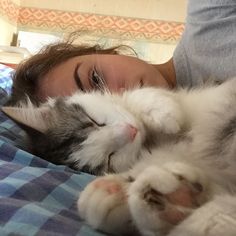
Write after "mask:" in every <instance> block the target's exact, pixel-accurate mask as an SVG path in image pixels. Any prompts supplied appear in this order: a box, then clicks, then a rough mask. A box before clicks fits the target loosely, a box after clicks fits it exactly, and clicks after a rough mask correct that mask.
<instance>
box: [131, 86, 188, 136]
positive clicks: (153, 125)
mask: <svg viewBox="0 0 236 236" xmlns="http://www.w3.org/2000/svg"><path fill="white" fill-rule="evenodd" d="M131 98H132V101H133V102H136V104H138V107H137V106H136V110H138V112H139V114H140V116H141V119H142V120H143V122H144V124H145V125H146V126H147V127H149V128H150V129H151V130H156V131H159V132H163V133H166V134H176V133H178V132H179V131H180V130H181V128H182V126H183V124H184V118H183V111H182V109H181V107H180V106H179V104H178V100H176V98H175V97H174V96H173V94H171V93H169V91H166V90H162V89H153V88H144V89H139V90H135V91H133V92H132V97H131Z"/></svg>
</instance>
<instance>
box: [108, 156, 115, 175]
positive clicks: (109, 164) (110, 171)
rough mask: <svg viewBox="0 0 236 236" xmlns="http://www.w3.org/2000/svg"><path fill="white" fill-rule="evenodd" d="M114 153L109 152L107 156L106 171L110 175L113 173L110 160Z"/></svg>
mask: <svg viewBox="0 0 236 236" xmlns="http://www.w3.org/2000/svg"><path fill="white" fill-rule="evenodd" d="M114 154H115V152H111V153H110V154H109V155H108V161H107V169H108V171H109V173H112V172H114V170H113V168H112V166H111V159H112V156H114Z"/></svg>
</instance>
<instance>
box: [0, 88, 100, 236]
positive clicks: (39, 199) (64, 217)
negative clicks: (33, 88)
mask: <svg viewBox="0 0 236 236" xmlns="http://www.w3.org/2000/svg"><path fill="white" fill-rule="evenodd" d="M6 95H7V94H6V93H5V92H4V90H0V103H1V104H3V103H4V101H5V99H6ZM23 137H24V132H23V131H22V130H21V129H20V128H19V127H18V126H17V125H16V124H15V123H14V122H12V121H11V120H9V119H8V118H7V117H6V116H5V115H4V114H3V113H2V112H0V236H4V235H12V236H13V235H14V236H16V235H22V236H28V235H29V236H31V235H38V236H40V235H42V236H53V235H55V236H60V235H66V236H70V235H81V236H98V235H100V236H101V235H104V234H102V233H99V232H95V231H94V230H92V229H91V228H90V227H88V226H87V225H86V224H85V223H84V222H83V221H81V219H80V218H79V216H78V212H77V206H76V201H77V199H78V196H79V193H80V191H81V190H82V189H83V188H84V187H85V186H86V184H87V183H88V182H90V181H91V180H92V179H94V178H95V177H94V176H92V175H88V174H85V173H78V172H76V171H74V170H72V169H70V168H68V167H65V166H56V165H54V164H52V163H49V162H47V161H45V160H43V159H41V158H40V157H37V156H34V155H32V154H30V153H28V152H26V151H24V150H23V149H24V142H23V140H24V138H23Z"/></svg>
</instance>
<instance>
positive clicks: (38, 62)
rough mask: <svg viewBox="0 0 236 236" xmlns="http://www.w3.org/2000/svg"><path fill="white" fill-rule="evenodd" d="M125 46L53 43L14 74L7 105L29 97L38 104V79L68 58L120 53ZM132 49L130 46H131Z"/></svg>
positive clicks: (20, 66) (21, 65) (23, 64)
mask: <svg viewBox="0 0 236 236" xmlns="http://www.w3.org/2000/svg"><path fill="white" fill-rule="evenodd" d="M121 48H123V46H117V47H111V48H106V49H105V48H102V47H101V46H100V45H95V46H86V45H74V44H73V42H71V41H69V40H68V41H67V42H63V43H56V44H51V45H48V46H46V47H45V48H43V49H42V50H41V51H40V52H39V53H38V54H36V55H34V56H32V57H30V58H29V59H28V60H26V61H25V62H23V63H21V64H20V65H19V66H18V67H17V69H16V72H15V74H14V76H13V88H12V95H11V97H10V99H9V101H8V102H7V105H10V106H14V105H16V104H17V103H19V102H22V101H25V100H26V99H27V97H28V98H29V99H30V100H31V101H32V102H33V103H35V104H36V105H38V104H39V102H40V101H39V99H38V98H37V96H36V94H37V86H38V81H39V80H40V79H41V78H42V77H43V76H45V75H46V74H47V73H48V72H49V71H50V70H51V69H52V68H54V67H55V66H57V65H59V64H60V63H62V62H65V61H66V60H68V59H70V58H72V57H75V56H82V55H90V54H95V53H96V54H113V55H114V54H120V49H121ZM128 48H129V47H128ZM129 49H130V48H129Z"/></svg>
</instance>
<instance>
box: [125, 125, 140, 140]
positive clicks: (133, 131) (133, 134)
mask: <svg viewBox="0 0 236 236" xmlns="http://www.w3.org/2000/svg"><path fill="white" fill-rule="evenodd" d="M127 129H128V133H129V137H130V139H131V141H133V140H134V139H135V137H136V134H137V132H138V129H137V128H135V127H134V126H132V125H130V124H128V125H127Z"/></svg>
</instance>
